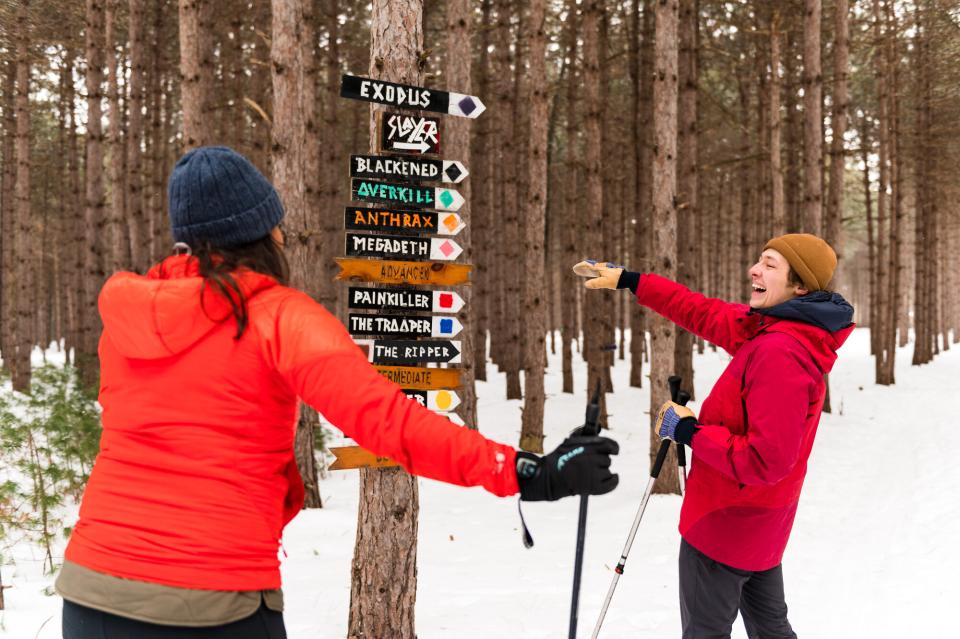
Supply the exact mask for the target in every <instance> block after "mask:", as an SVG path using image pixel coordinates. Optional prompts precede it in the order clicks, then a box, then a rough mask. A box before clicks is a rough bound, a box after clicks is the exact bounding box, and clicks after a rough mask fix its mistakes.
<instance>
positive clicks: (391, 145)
mask: <svg viewBox="0 0 960 639" xmlns="http://www.w3.org/2000/svg"><path fill="white" fill-rule="evenodd" d="M380 150H381V151H389V152H390V153H419V154H420V155H423V154H424V153H432V154H435V155H436V154H439V153H440V119H439V118H431V117H428V116H423V115H404V114H403V113H393V112H390V111H387V112H385V113H383V117H382V119H381V121H380Z"/></svg>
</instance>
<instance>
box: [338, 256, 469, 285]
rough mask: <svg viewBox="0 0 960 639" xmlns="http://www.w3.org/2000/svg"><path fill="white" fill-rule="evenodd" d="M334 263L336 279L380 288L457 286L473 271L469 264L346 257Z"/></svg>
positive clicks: (465, 280) (465, 281) (339, 258)
mask: <svg viewBox="0 0 960 639" xmlns="http://www.w3.org/2000/svg"><path fill="white" fill-rule="evenodd" d="M335 260H336V262H337V264H338V265H339V266H340V272H339V273H337V277H336V279H338V280H351V281H354V282H379V283H381V284H416V285H434V286H456V285H457V284H465V283H467V281H468V280H469V278H470V271H471V270H472V269H473V267H472V266H471V265H469V264H444V263H443V262H401V261H394V260H362V259H349V258H345V257H338V258H335Z"/></svg>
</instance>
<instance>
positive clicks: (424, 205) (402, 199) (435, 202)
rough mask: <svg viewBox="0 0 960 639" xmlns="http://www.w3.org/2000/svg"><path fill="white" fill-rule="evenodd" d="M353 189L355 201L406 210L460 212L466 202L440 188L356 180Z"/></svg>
mask: <svg viewBox="0 0 960 639" xmlns="http://www.w3.org/2000/svg"><path fill="white" fill-rule="evenodd" d="M352 187H353V199H354V200H355V201H358V202H386V203H387V204H394V205H399V206H402V207H405V208H415V209H439V210H441V211H459V210H460V207H462V206H463V204H464V202H465V201H466V200H464V199H463V196H462V195H460V193H459V192H458V191H455V190H453V189H446V188H443V187H439V186H437V187H433V186H417V185H414V184H403V183H400V182H373V181H371V180H363V179H354V180H353V184H352Z"/></svg>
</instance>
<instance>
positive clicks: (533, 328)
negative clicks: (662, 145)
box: [448, 0, 549, 453]
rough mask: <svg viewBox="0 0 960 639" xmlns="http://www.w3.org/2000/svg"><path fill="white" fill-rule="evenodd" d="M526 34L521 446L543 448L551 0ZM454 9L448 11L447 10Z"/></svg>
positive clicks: (540, 3)
mask: <svg viewBox="0 0 960 639" xmlns="http://www.w3.org/2000/svg"><path fill="white" fill-rule="evenodd" d="M529 6H530V14H529V16H528V17H527V22H526V28H527V32H526V34H525V36H526V40H527V42H528V43H529V46H530V71H529V76H528V77H529V81H530V102H529V108H530V129H529V135H530V137H529V138H528V139H529V142H528V144H527V149H528V155H527V161H528V162H529V164H528V170H529V173H528V176H529V177H528V180H527V201H526V206H525V207H524V218H525V220H524V222H525V224H524V242H523V252H524V271H525V275H524V278H523V283H524V290H523V300H524V307H525V321H524V322H523V325H524V327H525V330H526V335H525V336H524V366H523V369H524V392H523V397H524V400H523V418H522V428H521V431H520V448H522V449H523V450H527V451H530V452H534V453H542V452H543V404H544V401H545V399H546V398H545V396H544V386H543V377H544V373H545V370H544V369H545V367H546V364H547V362H546V344H545V341H544V340H545V337H546V330H547V306H546V302H547V300H546V296H545V293H546V291H545V290H544V283H545V281H546V273H545V268H544V258H545V246H544V233H545V224H546V215H547V144H548V141H549V140H548V138H547V119H548V116H549V113H548V107H549V103H548V98H547V60H546V57H547V35H546V32H545V30H544V22H545V20H546V0H532V1H531V2H530V4H529ZM448 11H449V9H448Z"/></svg>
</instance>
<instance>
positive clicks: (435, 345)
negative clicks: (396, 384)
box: [353, 339, 460, 365]
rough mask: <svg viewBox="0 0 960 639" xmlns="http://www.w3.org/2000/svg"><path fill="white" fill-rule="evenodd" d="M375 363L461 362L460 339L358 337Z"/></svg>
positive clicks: (358, 340)
mask: <svg viewBox="0 0 960 639" xmlns="http://www.w3.org/2000/svg"><path fill="white" fill-rule="evenodd" d="M353 341H354V342H356V344H357V346H359V347H360V349H361V350H363V351H364V352H365V353H366V354H367V357H368V359H369V360H370V361H371V362H373V363H374V364H398V365H408V364H459V363H460V342H459V341H458V340H438V341H425V340H424V341H421V340H406V339H356V340H353Z"/></svg>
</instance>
